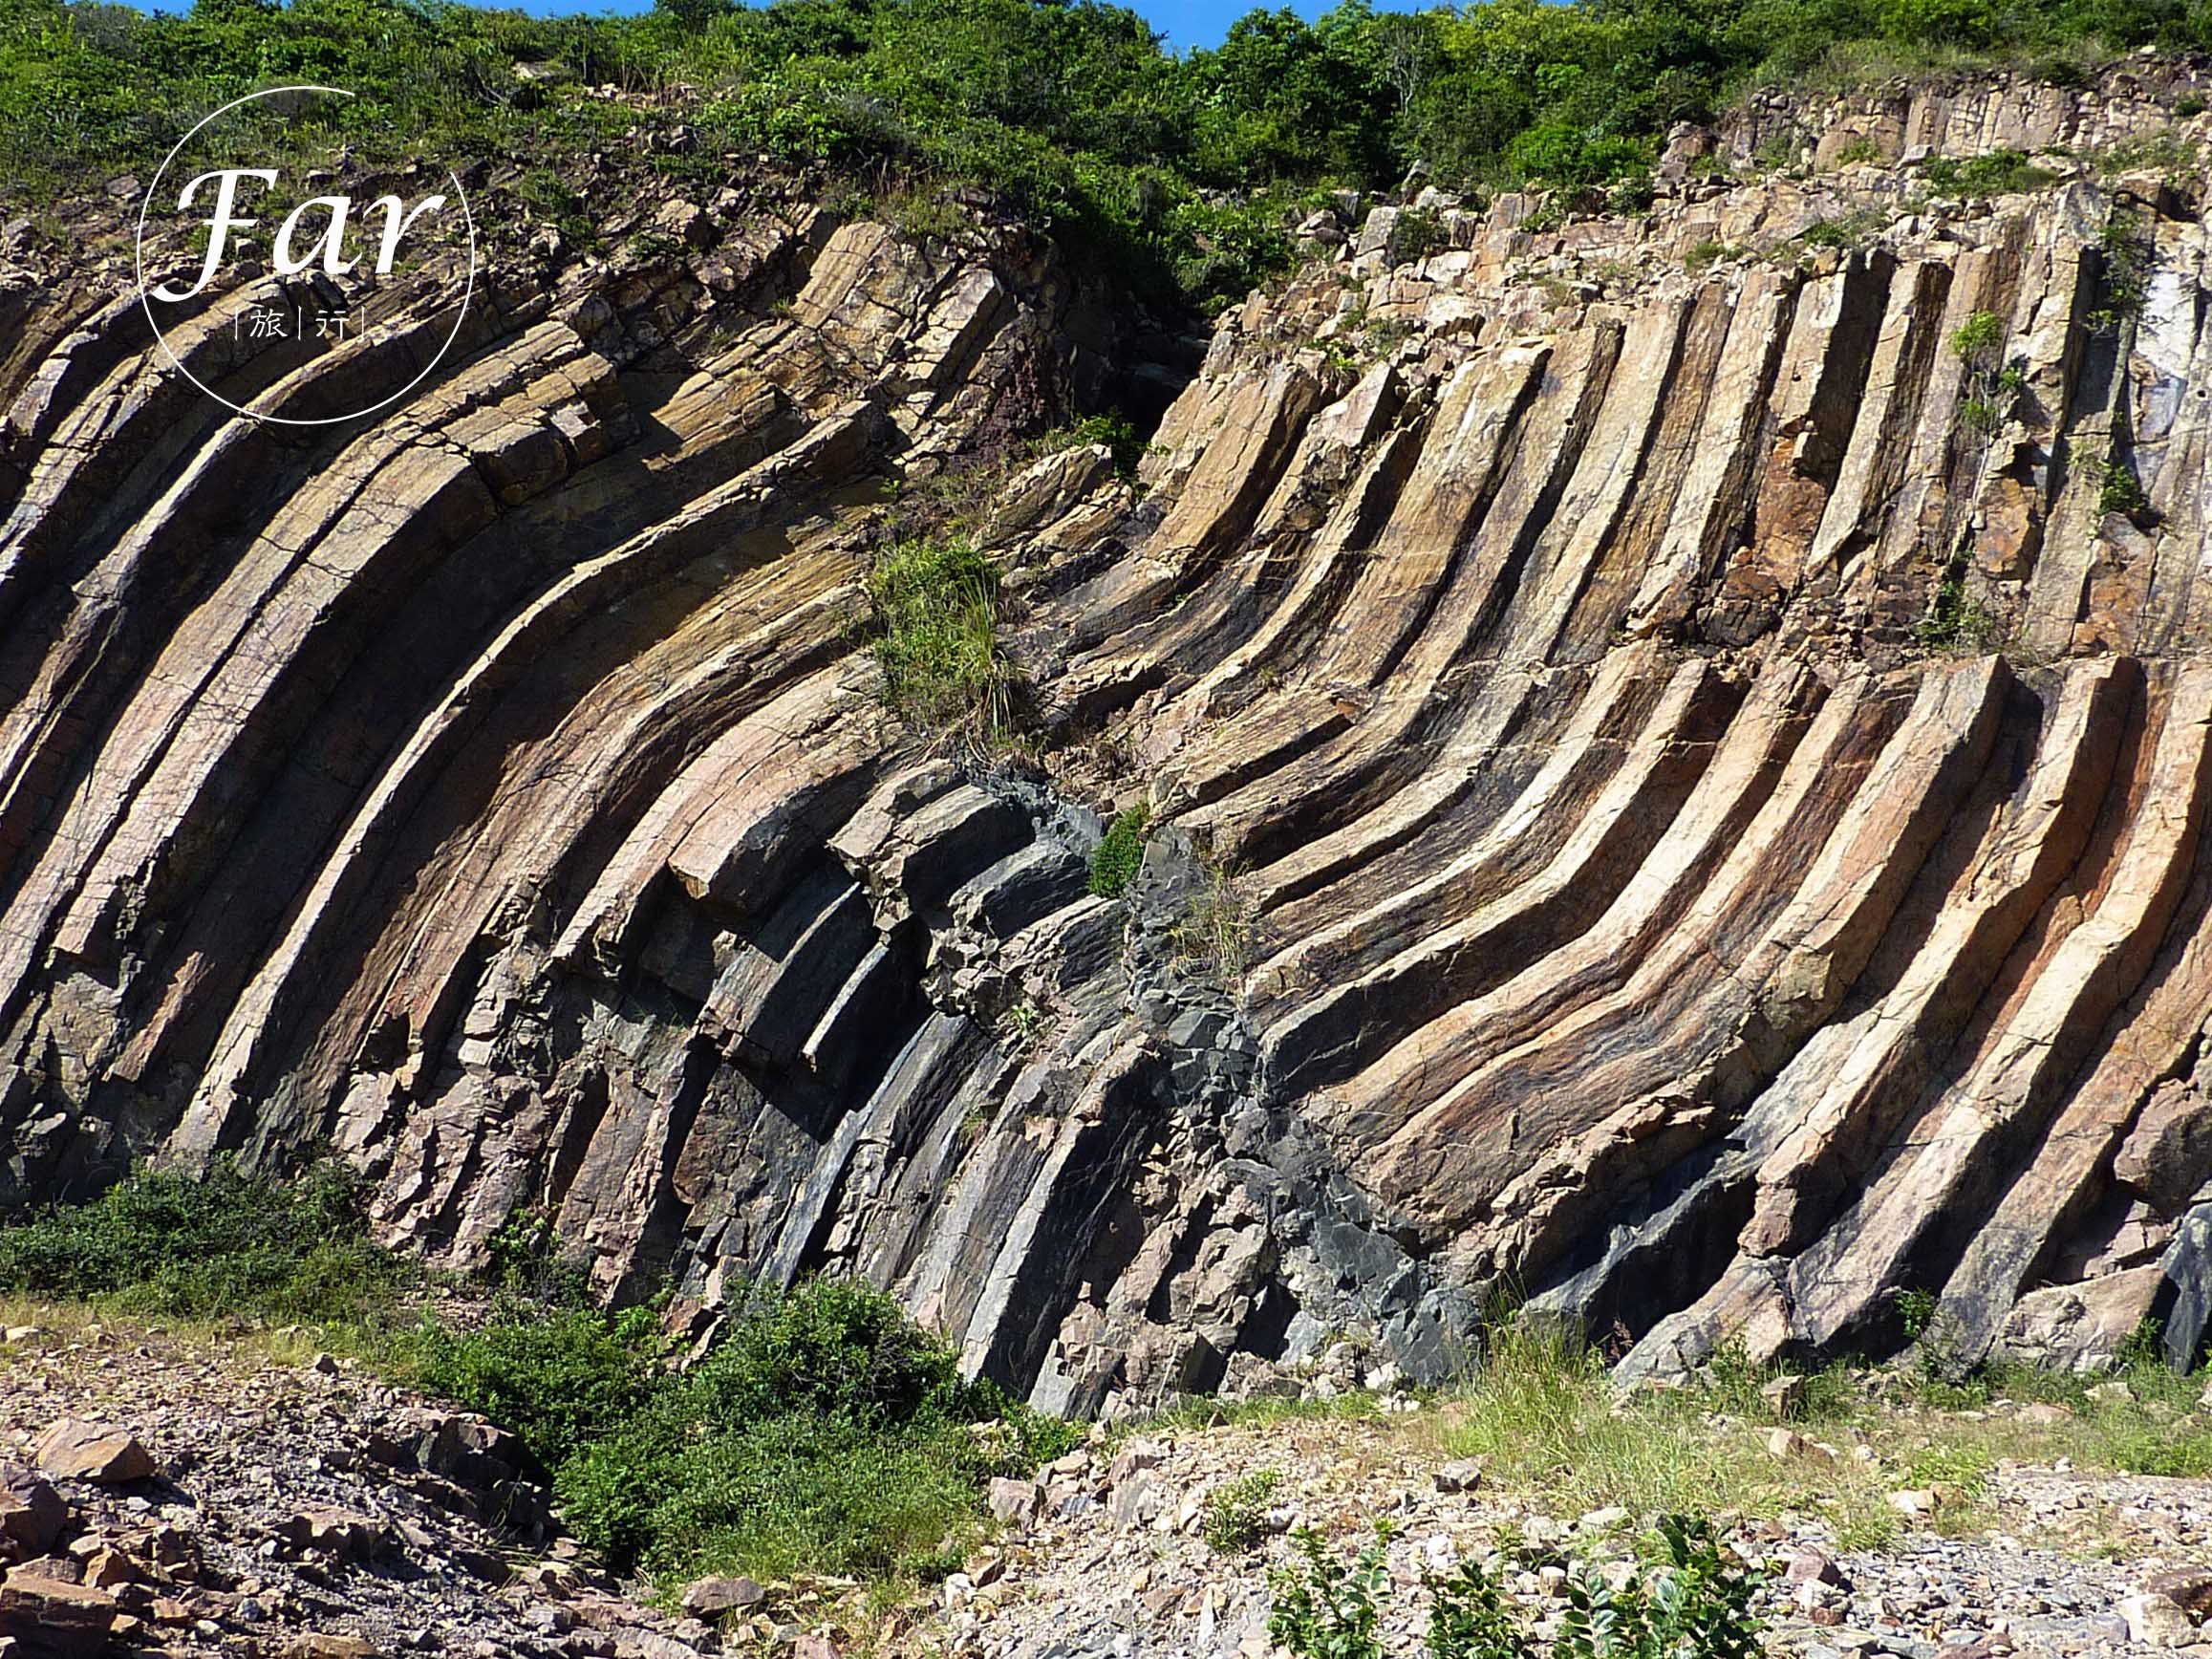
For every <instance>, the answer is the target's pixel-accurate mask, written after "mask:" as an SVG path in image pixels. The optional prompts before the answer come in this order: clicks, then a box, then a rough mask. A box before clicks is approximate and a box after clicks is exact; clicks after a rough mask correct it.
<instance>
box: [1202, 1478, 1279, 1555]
mask: <svg viewBox="0 0 2212 1659" xmlns="http://www.w3.org/2000/svg"><path fill="white" fill-rule="evenodd" d="M1281 1484H1282V1476H1281V1475H1280V1473H1278V1471H1276V1470H1273V1469H1257V1470H1255V1471H1253V1473H1251V1474H1250V1475H1242V1476H1237V1477H1236V1478H1235V1480H1230V1481H1225V1482H1223V1483H1222V1484H1221V1485H1219V1486H1217V1487H1215V1488H1214V1489H1213V1492H1212V1493H1211V1494H1210V1495H1208V1497H1207V1499H1206V1514H1205V1517H1204V1519H1202V1520H1201V1521H1200V1522H1199V1528H1198V1531H1199V1536H1200V1537H1201V1538H1203V1539H1205V1540H1206V1544H1207V1547H1208V1548H1210V1549H1212V1550H1213V1551H1215V1552H1216V1553H1218V1554H1221V1555H1241V1554H1243V1553H1244V1552H1245V1551H1246V1550H1248V1549H1250V1548H1252V1546H1253V1545H1255V1544H1256V1543H1257V1542H1258V1541H1259V1540H1261V1539H1263V1538H1265V1537H1266V1536H1267V1506H1268V1503H1269V1501H1270V1500H1271V1499H1273V1498H1274V1497H1275V1491H1276V1488H1277V1487H1278V1486H1280V1485H1281Z"/></svg>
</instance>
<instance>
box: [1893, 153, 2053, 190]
mask: <svg viewBox="0 0 2212 1659" xmlns="http://www.w3.org/2000/svg"><path fill="white" fill-rule="evenodd" d="M1921 173H1922V177H1923V178H1925V179H1926V180H1927V182H1928V183H1929V185H1930V186H1931V187H1932V188H1934V189H1935V190H1936V191H1938V192H1939V193H1941V194H1943V195H1945V196H1965V197H1982V196H2009V195H2013V194H2016V193H2018V192H2020V191H2024V190H2039V189H2041V188H2042V187H2043V186H2044V185H2046V184H2049V183H2054V182H2055V181H2056V179H2057V177H2058V175H2057V174H2055V173H2053V172H2051V171H2050V170H2049V169H2048V168H2045V167H2038V166H2036V165H2035V164H2034V163H2033V162H2030V161H2029V159H2028V158H2027V157H2026V156H2024V155H2022V154H2021V153H2020V152H2019V151H2018V150H1991V151H1989V152H1987V154H1985V155H1980V156H1971V157H1968V158H1966V159H1965V160H1964V161H1960V160H1954V159H1953V158H1951V157H1948V156H1934V157H1931V158H1929V160H1928V161H1927V162H1926V163H1925V164H1924V165H1923V166H1922V169H1921Z"/></svg>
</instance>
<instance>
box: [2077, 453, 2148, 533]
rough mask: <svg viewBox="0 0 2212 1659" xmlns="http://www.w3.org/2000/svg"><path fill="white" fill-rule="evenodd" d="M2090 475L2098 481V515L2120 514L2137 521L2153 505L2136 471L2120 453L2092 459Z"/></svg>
mask: <svg viewBox="0 0 2212 1659" xmlns="http://www.w3.org/2000/svg"><path fill="white" fill-rule="evenodd" d="M2089 464H2090V472H2091V475H2092V476H2093V477H2094V478H2095V479H2096V481H2097V491H2096V510H2097V511H2098V512H2099V513H2118V514H2120V515H2121V516H2122V517H2124V518H2134V517H2136V516H2137V514H2139V513H2141V512H2143V511H2144V510H2145V509H2146V508H2147V507H2148V506H2150V498H2149V497H2148V496H2146V495H2144V494H2143V485H2142V481H2141V480H2140V479H2138V478H2137V477H2136V472H2135V468H2134V467H2132V466H2130V465H2129V464H2128V463H2127V462H2126V460H2125V459H2123V458H2122V457H2121V456H2119V455H2117V454H2114V455H2110V456H2106V457H2103V458H2102V459H2096V458H2093V459H2092V460H2091V462H2090V463H2089Z"/></svg>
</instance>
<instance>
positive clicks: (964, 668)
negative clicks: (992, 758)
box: [868, 537, 1013, 739]
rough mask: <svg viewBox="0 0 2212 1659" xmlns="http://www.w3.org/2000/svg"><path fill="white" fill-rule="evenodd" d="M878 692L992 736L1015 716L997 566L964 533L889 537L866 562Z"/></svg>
mask: <svg viewBox="0 0 2212 1659" xmlns="http://www.w3.org/2000/svg"><path fill="white" fill-rule="evenodd" d="M868 597H869V603H870V609H871V611H872V613H873V614H872V622H873V626H874V631H875V660H876V663H877V665H878V666H879V667H880V668H881V669H882V670H883V694H884V700H885V701H886V702H888V703H890V704H891V707H893V708H895V709H897V710H898V711H899V712H900V713H901V714H903V715H905V716H906V717H907V718H908V719H909V720H911V721H913V722H915V723H916V724H918V725H922V726H927V727H932V728H936V729H958V730H964V731H966V732H968V733H970V734H971V735H975V736H978V737H982V738H987V739H989V738H997V737H999V736H1001V735H1003V734H1004V733H1005V732H1006V731H1007V730H1009V729H1010V727H1011V725H1012V722H1013V701H1012V691H1013V675H1012V672H1011V671H1010V670H1009V668H1008V667H1007V664H1006V661H1005V658H1004V657H1003V656H1002V655H1001V654H1000V652H999V573H998V572H997V571H995V570H993V569H992V568H991V565H990V562H989V561H988V560H986V559H985V558H984V557H983V555H982V554H980V553H978V552H977V550H976V549H975V548H974V546H973V545H972V544H970V543H968V542H965V541H959V540H955V539H951V538H941V537H930V538H923V539H920V540H914V541H904V542H899V543H896V544H894V545H893V546H892V547H891V549H890V550H889V551H887V552H886V553H885V554H884V555H883V556H882V557H881V558H880V559H878V560H877V562H876V565H875V568H874V569H873V570H872V571H870V572H869V576H868Z"/></svg>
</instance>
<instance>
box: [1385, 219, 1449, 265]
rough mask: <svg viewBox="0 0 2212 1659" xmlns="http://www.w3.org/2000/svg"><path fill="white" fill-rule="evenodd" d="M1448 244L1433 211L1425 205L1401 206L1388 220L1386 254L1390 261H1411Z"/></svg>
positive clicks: (1407, 263)
mask: <svg viewBox="0 0 2212 1659" xmlns="http://www.w3.org/2000/svg"><path fill="white" fill-rule="evenodd" d="M1449 246H1450V243H1449V240H1448V239H1447V237H1446V236H1445V234H1444V226H1443V225H1442V224H1440V223H1439V222H1438V220H1437V217H1436V215H1435V214H1434V213H1431V212H1429V211H1428V209H1427V208H1425V207H1404V208H1401V209H1399V212H1398V216H1397V217H1396V218H1395V219H1393V220H1391V222H1390V238H1389V241H1388V243H1387V244H1386V255H1385V256H1386V257H1387V258H1388V260H1389V261H1390V263H1391V264H1392V265H1411V264H1412V263H1413V262H1414V261H1415V260H1418V259H1427V258H1428V256H1429V255H1430V254H1431V253H1435V252H1437V251H1438V250H1439V249H1441V248H1446V247H1449Z"/></svg>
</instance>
